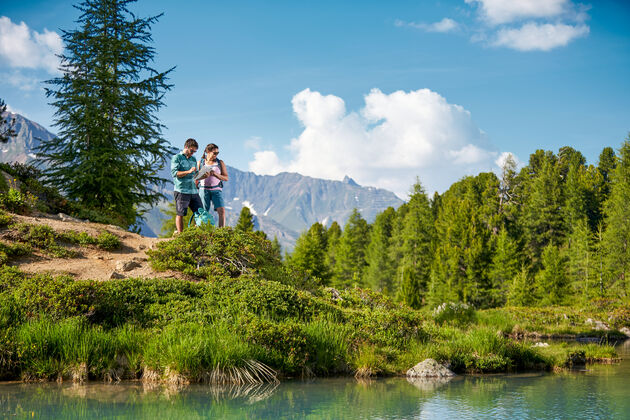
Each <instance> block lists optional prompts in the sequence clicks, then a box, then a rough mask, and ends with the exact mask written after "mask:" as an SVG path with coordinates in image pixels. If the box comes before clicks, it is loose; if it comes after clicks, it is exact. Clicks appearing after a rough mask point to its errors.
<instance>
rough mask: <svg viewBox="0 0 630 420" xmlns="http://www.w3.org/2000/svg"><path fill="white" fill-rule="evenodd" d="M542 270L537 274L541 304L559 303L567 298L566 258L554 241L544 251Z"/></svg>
mask: <svg viewBox="0 0 630 420" xmlns="http://www.w3.org/2000/svg"><path fill="white" fill-rule="evenodd" d="M541 261H542V270H540V271H539V272H538V274H537V275H536V295H537V297H538V301H539V302H540V304H541V305H558V304H561V303H563V302H564V301H565V300H566V297H567V294H568V287H567V286H568V278H567V264H566V258H565V256H564V255H562V253H561V252H560V250H559V249H558V247H557V246H555V245H554V243H553V242H550V243H549V245H547V246H546V247H545V249H544V250H543V252H542V258H541Z"/></svg>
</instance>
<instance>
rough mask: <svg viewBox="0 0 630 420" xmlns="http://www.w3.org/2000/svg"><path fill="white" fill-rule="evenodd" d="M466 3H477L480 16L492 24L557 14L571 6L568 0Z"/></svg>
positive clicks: (493, 0)
mask: <svg viewBox="0 0 630 420" xmlns="http://www.w3.org/2000/svg"><path fill="white" fill-rule="evenodd" d="M465 1H466V3H468V4H474V3H478V4H479V5H480V7H481V16H482V17H483V18H484V20H486V21H487V22H488V23H490V24H492V25H500V24H503V23H509V22H514V21H517V20H522V19H531V18H536V19H539V18H551V17H556V16H559V15H561V14H563V13H565V12H567V10H569V9H570V8H571V6H572V4H571V2H570V1H569V0H465Z"/></svg>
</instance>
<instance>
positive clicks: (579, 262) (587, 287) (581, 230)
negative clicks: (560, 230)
mask: <svg viewBox="0 0 630 420" xmlns="http://www.w3.org/2000/svg"><path fill="white" fill-rule="evenodd" d="M591 236H592V235H591V231H590V229H589V227H588V223H587V221H586V218H583V219H582V220H580V221H578V222H576V223H575V224H574V226H573V230H572V232H571V233H570V234H569V236H568V238H567V257H568V273H569V278H570V280H571V283H572V285H573V289H574V290H575V292H576V293H577V294H579V295H581V296H582V297H583V298H585V299H588V298H589V297H590V296H592V295H593V294H594V293H595V290H594V284H593V283H594V281H593V278H594V274H595V270H594V266H593V264H594V262H595V259H594V255H593V254H594V253H593V247H592V242H593V241H592V238H591Z"/></svg>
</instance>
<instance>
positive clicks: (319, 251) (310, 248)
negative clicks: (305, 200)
mask: <svg viewBox="0 0 630 420" xmlns="http://www.w3.org/2000/svg"><path fill="white" fill-rule="evenodd" d="M326 242H327V240H326V229H325V228H324V226H322V224H321V223H313V225H312V226H311V227H310V229H309V230H308V231H306V232H304V233H303V234H302V235H300V237H299V238H298V239H297V242H296V244H295V249H294V250H293V254H292V255H291V256H290V257H289V259H288V261H287V263H288V265H289V267H292V268H295V269H297V270H299V271H302V272H303V273H306V274H308V275H309V276H314V277H317V278H319V279H321V280H322V282H323V283H324V284H327V283H328V280H329V279H330V268H329V267H328V265H327V264H326Z"/></svg>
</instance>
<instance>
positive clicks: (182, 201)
mask: <svg viewBox="0 0 630 420" xmlns="http://www.w3.org/2000/svg"><path fill="white" fill-rule="evenodd" d="M174 196H175V210H176V211H177V215H178V216H186V210H188V207H190V209H191V210H192V211H193V213H195V212H196V211H197V210H199V209H200V208H202V207H203V204H201V198H199V194H183V193H180V192H179V191H175V194H174Z"/></svg>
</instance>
